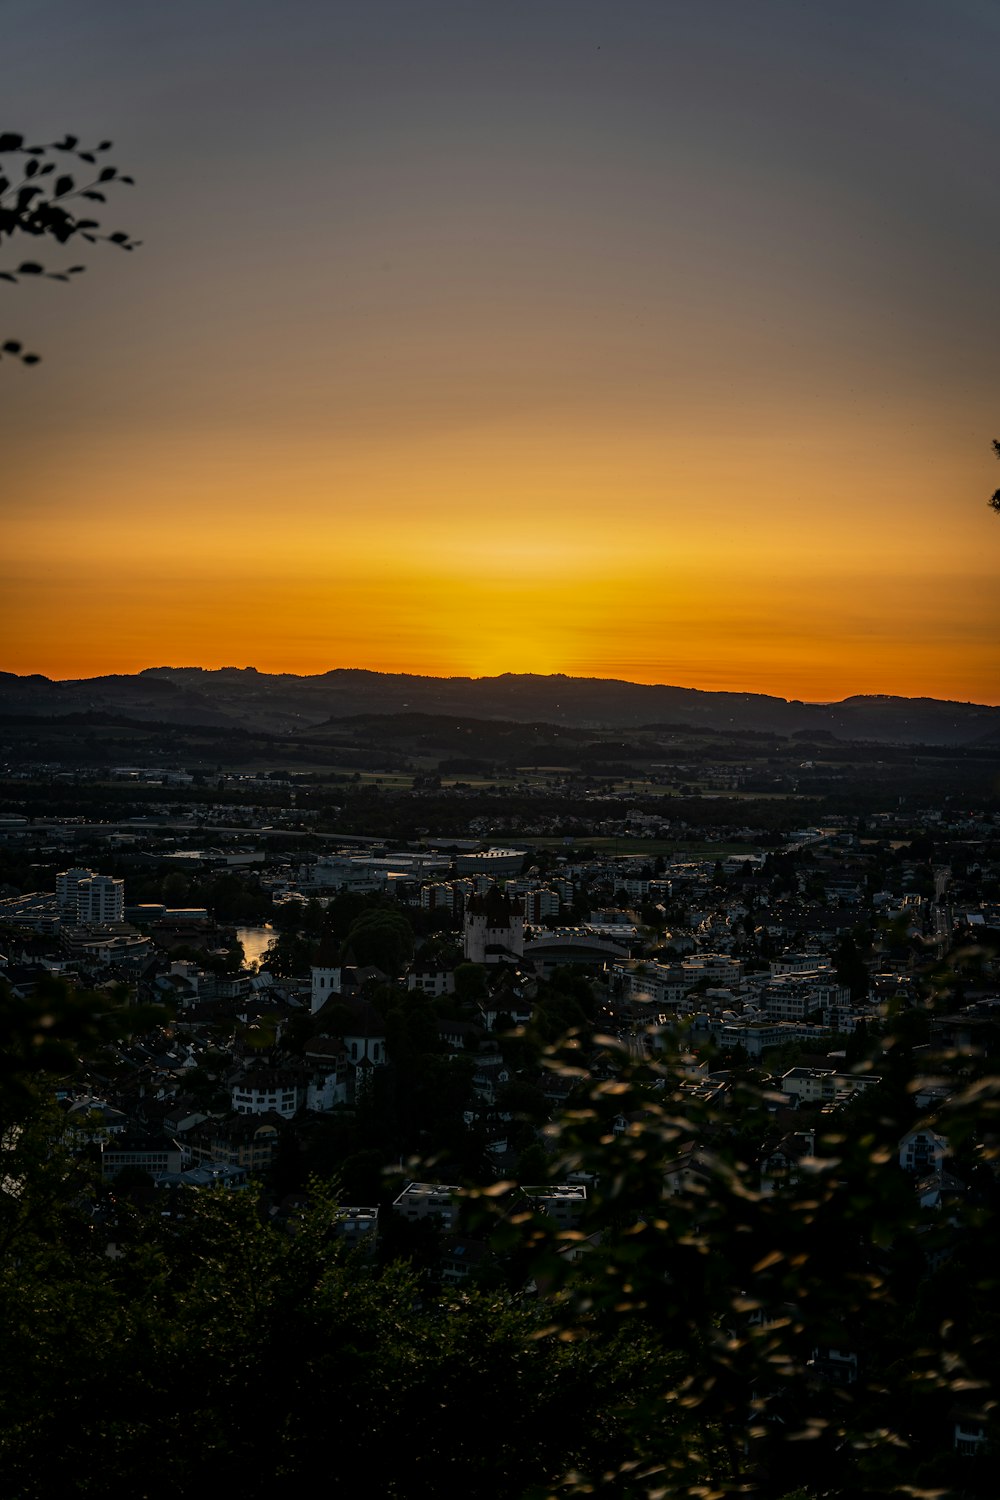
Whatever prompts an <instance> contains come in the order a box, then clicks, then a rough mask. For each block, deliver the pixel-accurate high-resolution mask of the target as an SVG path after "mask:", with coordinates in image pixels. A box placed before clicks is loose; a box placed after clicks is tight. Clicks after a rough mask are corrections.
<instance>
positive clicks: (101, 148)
mask: <svg viewBox="0 0 1000 1500" xmlns="http://www.w3.org/2000/svg"><path fill="white" fill-rule="evenodd" d="M111 146H112V142H111V141H102V142H101V144H100V145H99V146H96V147H95V148H94V149H95V150H97V151H110V150H111Z"/></svg>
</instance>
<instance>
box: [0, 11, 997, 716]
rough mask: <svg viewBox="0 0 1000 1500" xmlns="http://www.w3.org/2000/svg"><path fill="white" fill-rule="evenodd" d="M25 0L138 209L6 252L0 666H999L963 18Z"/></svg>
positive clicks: (784, 681)
mask: <svg viewBox="0 0 1000 1500" xmlns="http://www.w3.org/2000/svg"><path fill="white" fill-rule="evenodd" d="M14 8H15V9H16V10H18V12H19V15H18V26H17V28H16V31H17V35H18V36H19V38H21V40H22V45H23V57H21V58H15V59H14V65H12V68H11V70H10V72H11V79H12V80H13V81H15V84H16V87H15V91H14V92H13V94H12V97H11V98H10V99H9V100H8V106H9V108H10V111H11V123H13V124H16V125H19V126H22V127H23V128H24V129H26V130H29V131H31V132H37V134H38V137H39V138H41V139H53V138H54V134H55V133H58V131H59V130H62V129H65V127H66V123H67V122H68V123H69V124H70V126H71V127H72V129H73V130H74V131H78V132H80V133H81V134H84V135H89V134H90V133H91V132H92V133H93V135H94V136H95V138H102V137H110V138H112V139H114V140H115V142H116V148H115V156H116V159H118V160H120V161H121V164H122V165H123V167H125V168H126V169H129V170H131V172H132V173H133V174H134V175H135V177H136V179H137V186H136V187H135V188H134V189H127V190H122V191H121V192H119V193H118V194H117V196H115V197H114V202H113V205H112V204H111V203H109V206H108V209H107V224H108V227H117V226H118V223H119V222H121V223H122V224H123V225H125V226H127V227H128V229H129V231H130V232H133V233H135V234H136V235H138V236H139V237H140V238H141V239H142V240H143V247H142V249H141V250H139V251H137V252H136V253H135V254H134V255H130V256H122V255H117V256H116V254H115V252H114V251H113V250H111V249H110V248H109V247H107V246H94V247H91V248H90V249H89V250H88V252H87V254H86V256H85V259H86V261H87V265H88V274H87V275H86V276H85V277H82V278H80V280H79V283H78V284H74V285H72V286H68V287H58V286H54V285H52V284H49V283H46V284H44V285H37V286H36V285H27V284H26V285H19V286H17V287H16V288H6V287H4V288H3V298H4V300H3V318H4V323H3V327H2V329H0V333H2V334H3V335H4V336H5V337H6V336H8V335H11V336H16V337H24V336H26V334H27V332H28V331H29V330H30V332H31V340H32V346H33V347H39V348H40V349H41V350H42V352H43V354H44V361H43V363H42V364H41V365H39V366H37V367H36V368H34V369H32V370H30V371H28V370H24V369H22V368H20V367H16V366H14V365H13V364H12V363H11V362H9V361H8V362H4V364H3V365H2V366H0V383H2V387H3V393H2V394H3V405H2V408H0V411H2V421H3V424H4V450H3V452H4V457H3V469H2V480H3V493H2V496H0V501H2V505H3V539H4V553H5V561H6V567H5V575H4V589H3V593H2V597H0V628H2V632H3V640H4V643H5V651H4V659H3V661H0V666H3V667H5V668H6V669H7V670H11V671H17V672H21V673H28V672H43V673H45V674H46V675H48V676H51V677H55V678H67V677H68V678H81V677H87V676H95V675H101V674H103V673H106V672H115V671H118V672H122V671H133V670H140V669H141V668H143V667H145V666H147V665H149V664H150V663H154V664H155V663H162V662H164V661H184V662H188V663H192V664H197V665H202V666H206V667H212V666H218V665H225V664H231V663H232V662H233V661H241V662H245V663H247V664H250V665H253V666H255V667H257V668H258V669H259V670H286V671H292V672H297V673H303V674H309V673H314V672H319V671H325V670H329V669H330V668H331V667H336V666H343V665H346V664H347V663H352V664H356V665H358V666H360V667H363V668H366V669H368V670H374V671H405V672H412V673H417V674H421V673H422V674H426V675H432V676H449V675H496V674H498V673H500V672H503V671H512V672H534V673H539V674H548V673H552V672H563V673H565V674H567V675H571V676H592V677H599V678H600V677H603V678H610V677H617V678H622V679H624V680H627V681H634V682H659V683H664V684H668V685H677V686H691V687H700V688H703V689H706V690H726V691H736V692H770V693H773V694H775V695H776V696H780V697H784V698H800V699H803V700H807V701H814V702H822V701H838V700H839V699H841V698H843V697H846V696H851V695H852V694H855V693H876V694H890V695H898V696H905V697H935V698H942V699H953V700H956V701H962V702H978V703H984V704H992V703H996V702H998V701H1000V604H998V601H1000V524H998V522H997V520H996V518H995V516H993V515H991V514H990V512H989V511H988V509H987V506H986V503H985V502H986V497H987V495H988V494H989V492H990V491H991V490H992V489H993V488H994V487H995V485H996V476H995V473H994V472H993V470H992V468H991V460H990V454H989V443H990V439H991V438H993V437H994V436H997V430H996V429H997V428H998V427H1000V421H998V418H997V402H996V357H995V355H996V348H997V347H998V345H1000V299H998V298H997V296H996V290H995V282H996V275H995V263H994V255H993V246H994V245H995V244H996V243H997V241H998V239H1000V222H997V221H998V220H1000V205H998V204H997V203H996V202H994V201H993V199H992V198H991V197H990V196H989V195H988V194H984V192H983V190H982V182H983V181H985V180H988V176H989V172H990V171H991V170H992V164H993V162H994V161H995V157H996V151H997V149H998V148H1000V104H998V102H997V95H996V90H995V82H994V80H993V77H992V73H991V67H990V63H991V59H992V58H993V57H994V56H995V55H996V43H997V42H998V41H1000V19H998V18H997V17H995V16H992V15H990V14H988V13H984V12H982V9H981V7H974V6H971V5H968V6H967V5H963V4H959V5H957V6H956V7H954V8H952V9H950V10H949V14H948V16H947V17H944V16H943V15H942V16H939V15H938V14H937V13H936V12H935V10H934V9H933V8H924V9H921V10H919V14H917V15H914V13H913V11H912V8H910V7H907V8H906V10H905V11H904V10H902V9H899V8H898V7H895V6H892V5H887V6H886V7H884V8H879V10H878V13H877V14H874V13H873V12H872V8H871V7H870V6H866V5H864V4H862V3H861V0H844V3H843V5H840V6H838V7H836V8H835V9H833V10H831V9H827V8H819V7H802V8H798V7H789V6H787V5H784V4H781V3H777V0H759V3H758V4H755V5H754V6H753V7H732V6H730V5H727V4H724V3H722V0H704V3H703V4H702V5H699V6H698V7H690V6H686V5H681V4H674V3H672V0H657V3H647V0H630V4H629V5H628V6H627V7H622V8H621V10H620V11H619V12H616V13H615V15H614V16H613V17H612V16H609V14H608V12H607V8H606V7H605V6H603V5H600V4H597V3H591V0H578V3H577V4H575V5H574V6H573V7H572V14H570V13H569V11H568V10H566V9H565V8H564V7H561V6H555V5H550V4H547V3H545V0H542V3H534V4H530V5H529V4H527V3H520V0H511V4H510V5H509V6H507V7H504V8H502V10H501V9H499V8H493V7H482V8H479V7H469V6H467V5H465V4H463V3H459V0H422V4H421V5H420V6H419V7H414V6H412V5H409V4H400V3H398V0H370V3H369V4H368V5H366V6H365V7H357V6H354V5H352V4H348V3H343V0H330V3H329V4H328V5H326V6H323V7H312V6H309V7H304V8H303V9H302V11H301V14H300V16H299V21H298V23H297V25H295V26H289V25H287V24H286V22H285V20H284V19H283V18H282V15H281V14H280V12H279V10H278V8H276V7H273V6H270V5H268V4H267V3H265V0H239V4H237V3H236V0H219V3H218V4H217V5H214V6H212V7H209V8H206V7H204V6H200V5H197V4H196V3H195V0H176V3H175V4H174V5H173V6H171V7H158V8H152V9H148V13H147V11H146V10H144V11H143V12H142V14H141V15H139V14H138V13H137V14H136V16H135V18H134V24H133V26H132V27H131V28H125V29H124V30H123V28H122V27H121V26H120V24H119V21H120V15H119V9H118V7H117V5H116V4H115V3H113V0H94V5H93V6H92V7H87V13H86V14H84V13H83V12H82V11H81V9H80V8H79V7H76V6H73V5H72V4H71V3H70V0H52V3H51V4H50V5H47V6H46V7H33V6H31V5H30V4H29V3H27V0H15V6H14ZM195 34H196V35H197V37H198V46H197V48H196V49H192V47H191V38H192V36H193V35H195ZM81 59H82V60H83V61H84V62H85V63H86V66H83V67H82V66H81ZM262 103H263V104H264V105H266V108H263V109H262ZM53 120H56V121H57V122H58V123H57V125H56V126H55V127H53V124H52V121H53ZM102 212H103V210H102ZM112 221H113V223H112ZM4 248H5V249H6V248H7V247H4ZM16 254H17V251H16V250H15V251H14V255H15V256H16ZM12 309H13V311H12ZM15 313H16V319H17V321H16V323H14V322H13V318H14V314H15Z"/></svg>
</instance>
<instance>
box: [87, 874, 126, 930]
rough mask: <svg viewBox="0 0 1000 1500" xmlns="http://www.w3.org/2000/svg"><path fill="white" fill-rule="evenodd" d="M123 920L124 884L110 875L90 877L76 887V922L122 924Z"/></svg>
mask: <svg viewBox="0 0 1000 1500" xmlns="http://www.w3.org/2000/svg"><path fill="white" fill-rule="evenodd" d="M124 919H125V882H124V880H115V879H114V877H113V876H111V875H91V876H90V877H89V878H88V879H86V880H81V881H79V883H78V884H77V887H76V920H77V921H78V922H90V923H94V922H97V923H102V922H122V921H124Z"/></svg>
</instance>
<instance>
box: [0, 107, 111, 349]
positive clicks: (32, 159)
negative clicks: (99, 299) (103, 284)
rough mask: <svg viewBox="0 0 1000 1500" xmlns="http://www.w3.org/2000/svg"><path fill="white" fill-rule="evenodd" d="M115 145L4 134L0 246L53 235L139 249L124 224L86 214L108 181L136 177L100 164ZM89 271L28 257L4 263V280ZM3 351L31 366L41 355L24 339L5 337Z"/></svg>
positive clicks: (63, 277) (0, 143) (0, 137)
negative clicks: (109, 228) (107, 227)
mask: <svg viewBox="0 0 1000 1500" xmlns="http://www.w3.org/2000/svg"><path fill="white" fill-rule="evenodd" d="M110 149H111V142H110V141H100V142H98V144H97V145H96V146H92V147H86V146H81V145H80V142H79V139H78V137H77V136H75V135H67V136H64V137H63V139H62V140H61V141H53V142H51V143H49V144H47V145H41V146H31V145H26V144H25V141H24V136H23V135H18V134H17V133H16V132H14V131H9V130H8V131H4V132H2V133H0V248H2V247H3V246H4V245H5V243H6V241H8V240H15V239H16V238H17V237H18V236H26V237H30V238H32V239H49V240H54V241H55V242H56V244H57V245H68V244H69V243H70V242H71V241H73V240H77V239H82V240H85V241H86V242H87V243H88V244H90V245H94V244H96V243H97V241H98V240H106V241H107V243H108V244H110V245H117V246H118V247H119V249H121V250H134V249H135V247H136V246H137V245H138V244H139V243H140V242H139V241H138V240H135V239H133V238H132V236H131V235H130V234H126V232H125V231H124V230H123V229H116V230H114V231H113V232H112V233H110V234H108V233H105V232H103V230H102V227H101V224H100V222H99V220H97V219H91V218H88V217H86V215H87V214H89V213H90V211H91V210H90V209H89V208H88V207H87V205H88V204H91V203H106V202H107V195H106V191H105V189H106V188H107V186H108V185H109V184H111V183H127V184H131V183H132V181H133V179H132V178H131V177H129V176H127V175H126V174H125V173H123V172H120V171H119V170H118V168H117V167H114V166H111V165H110V164H107V163H105V164H101V163H100V161H99V158H101V157H102V156H103V155H104V154H105V152H107V151H110ZM78 162H79V163H83V166H84V171H83V174H82V176H81V175H78V176H74V175H73V174H72V173H71V172H69V171H67V170H66V167H67V165H72V166H73V169H74V172H78V168H77V166H76V164H77V163H78ZM6 163H12V165H6ZM91 169H93V170H91ZM85 270H86V267H85V266H81V265H72V266H65V267H59V268H57V269H50V268H49V267H47V266H45V265H43V264H42V263H41V262H40V261H37V260H24V261H21V262H20V263H19V264H17V265H11V266H4V265H0V280H2V281H10V282H14V283H16V282H18V281H20V280H23V279H24V278H26V277H36V278H37V277H41V278H43V279H45V280H47V281H69V280H70V278H71V277H73V276H79V275H80V274H81V273H82V272H83V271H85ZM4 355H8V356H10V357H12V358H14V359H19V360H20V361H21V362H22V364H26V365H35V364H37V363H38V361H39V358H40V356H39V355H37V354H33V353H30V352H28V351H27V350H26V349H25V347H24V345H23V344H22V343H21V341H20V340H19V339H6V340H4V342H3V343H2V344H0V359H2V358H3V357H4Z"/></svg>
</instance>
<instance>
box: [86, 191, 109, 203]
mask: <svg viewBox="0 0 1000 1500" xmlns="http://www.w3.org/2000/svg"><path fill="white" fill-rule="evenodd" d="M80 197H81V198H93V199H94V201H95V202H97V203H107V201H108V200H107V198H105V196H104V194H103V193H95V192H94V191H93V189H91V191H90V192H88V193H81V194H80Z"/></svg>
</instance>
